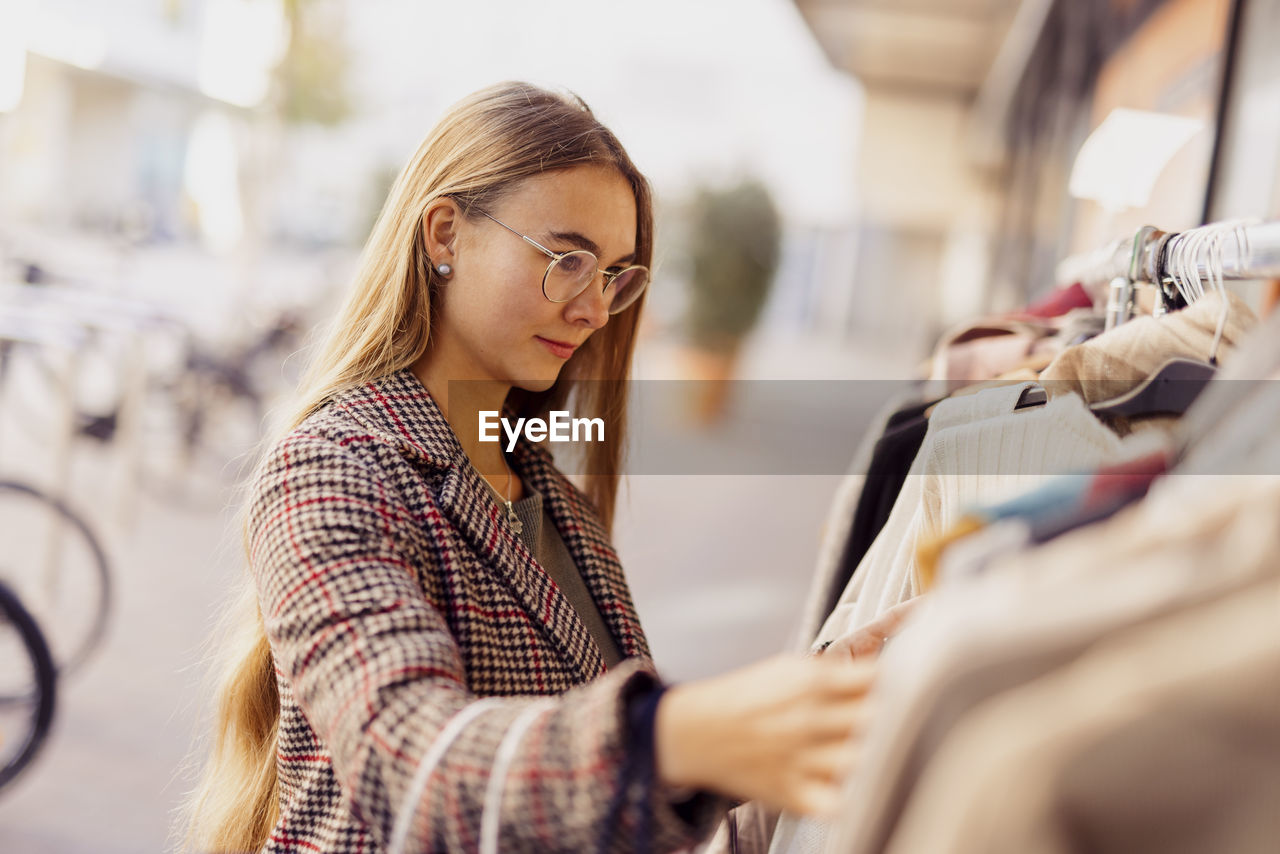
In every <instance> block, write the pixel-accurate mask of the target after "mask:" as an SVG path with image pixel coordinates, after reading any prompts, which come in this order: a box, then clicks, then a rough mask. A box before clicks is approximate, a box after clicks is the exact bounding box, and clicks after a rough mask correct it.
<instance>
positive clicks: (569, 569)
mask: <svg viewBox="0 0 1280 854" xmlns="http://www.w3.org/2000/svg"><path fill="white" fill-rule="evenodd" d="M526 492H527V494H526V495H525V497H524V498H521V499H520V500H519V501H513V502H511V509H512V510H514V511H515V514H516V518H518V519H519V520H520V522H521V524H522V525H523V528H522V529H521V531H520V534H519V536H520V539H521V541H523V542H524V545H525V548H527V549H528V550H529V551H530V552H531V553H532V554H533V556H534V558H536V559H537V561H538V563H539V564H541V565H542V568H543V569H544V570H546V572H547V575H549V576H551V578H552V580H553V581H555V583H556V586H558V587H559V588H560V592H561V593H563V594H564V595H565V598H567V599H568V600H569V604H571V605H573V609H574V610H575V611H577V612H578V617H579V618H580V619H581V620H582V623H583V625H585V626H586V627H587V631H588V632H590V633H591V637H592V638H593V639H594V640H595V642H596V646H598V647H599V648H600V654H601V656H602V657H603V658H604V662H605V665H606V666H608V667H613V666H614V665H616V664H617V663H618V662H619V661H621V660H622V651H621V650H620V649H619V648H618V644H617V641H615V640H614V638H613V635H612V634H611V633H610V632H609V627H608V625H607V624H606V623H605V621H604V617H603V616H601V614H600V609H599V607H597V605H596V602H595V600H594V599H592V598H591V591H590V590H588V589H587V585H586V582H584V581H583V580H582V574H581V573H580V572H579V571H578V566H577V564H575V563H574V562H573V555H572V554H570V553H569V549H568V547H567V546H565V544H564V540H563V539H561V537H560V532H559V531H557V530H556V526H555V523H554V522H553V521H552V520H551V515H550V514H549V513H547V511H546V508H545V507H544V506H543V502H542V494H541V493H539V492H534V491H533V490H531V489H528V488H527V487H526ZM502 507H503V510H504V511H505V509H506V501H505V499H504V500H503V502H502Z"/></svg>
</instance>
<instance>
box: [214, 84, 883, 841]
mask: <svg viewBox="0 0 1280 854" xmlns="http://www.w3.org/2000/svg"><path fill="white" fill-rule="evenodd" d="M652 256H653V212H652V205H651V201H650V195H649V188H648V184H647V183H646V181H645V179H644V178H643V176H642V175H641V174H640V173H639V172H638V171H637V169H636V167H635V166H634V165H633V164H632V162H631V160H630V159H629V158H628V157H627V155H626V153H625V152H624V151H623V149H622V147H621V145H620V144H619V143H618V141H617V140H616V139H615V138H614V136H613V135H612V134H611V133H610V132H609V131H608V130H607V129H606V128H604V127H603V126H602V125H601V124H600V123H599V122H598V121H597V120H596V119H595V118H594V116H593V115H592V114H591V112H590V110H589V109H588V108H587V107H586V105H584V104H583V103H582V102H581V101H579V100H576V99H574V98H571V97H565V96H561V95H558V94H553V93H549V92H546V91H543V90H540V89H537V88H535V87H532V86H528V85H524V84H506V85H502V86H498V87H495V88H492V89H488V90H485V91H482V92H479V93H477V94H476V95H473V96H472V97H470V98H469V99H467V100H465V101H463V102H462V103H460V104H459V105H457V106H456V107H454V108H453V109H452V110H451V111H450V112H449V113H448V114H447V115H446V116H445V117H444V119H443V120H442V121H441V122H440V124H439V125H438V126H437V127H436V128H435V129H434V130H433V131H432V132H431V133H430V134H429V135H428V136H427V138H426V139H425V140H424V141H423V143H422V145H421V146H420V147H419V149H418V151H417V153H416V154H415V155H414V156H413V159H412V160H411V161H410V163H409V165H408V166H407V167H406V168H405V170H404V172H403V173H402V174H401V176H400V178H399V180H398V181H397V182H396V185H395V187H394V188H393V189H392V191H391V194H390V197H389V198H388V200H387V203H386V206H385V209H384V211H383V214H382V216H381V218H380V220H379V222H378V224H377V225H376V226H375V228H374V231H373V234H372V236H371V237H370V240H369V243H368V245H367V247H366V249H365V252H364V255H363V259H362V263H361V266H360V269H359V272H358V273H357V276H356V282H355V287H354V289H353V290H352V292H351V294H350V296H349V298H348V300H347V302H346V304H345V306H344V308H343V309H342V311H341V313H340V315H339V317H338V318H337V321H336V323H335V325H334V326H333V328H332V331H331V332H330V334H329V337H328V340H327V342H326V343H325V344H324V346H323V347H322V349H321V350H320V351H319V353H318V357H317V358H316V360H315V361H314V363H313V364H312V366H311V368H310V373H309V376H308V378H307V380H306V381H305V382H304V390H303V394H302V400H301V403H300V405H299V406H298V409H297V414H296V417H295V418H293V419H292V421H291V422H290V424H289V432H288V433H287V435H284V436H283V438H281V439H279V440H278V441H276V442H275V443H274V444H273V446H272V448H271V450H270V451H269V453H267V455H266V456H265V459H264V461H263V462H262V463H261V465H260V467H259V469H258V472H257V474H256V476H255V478H254V480H253V485H252V494H251V497H250V500H249V502H248V517H247V526H246V532H247V547H248V553H249V563H250V568H251V576H252V583H251V584H250V585H249V586H248V595H247V596H246V599H245V609H244V610H245V625H246V627H247V633H246V634H245V643H244V645H243V648H242V649H232V648H228V649H227V651H226V655H227V659H228V661H227V669H226V679H225V682H224V685H223V689H222V694H221V698H220V707H219V710H218V719H217V721H216V724H217V728H216V733H215V738H214V746H213V753H212V757H211V760H210V762H209V763H208V765H207V767H206V769H205V775H204V779H203V781H202V784H201V787H200V789H199V791H198V792H197V793H196V796H195V797H194V799H193V806H192V813H193V818H192V821H191V825H190V836H189V842H190V844H191V845H192V846H193V847H195V848H197V849H199V850H202V851H219V852H222V851H259V850H262V851H271V852H284V851H303V850H306V851H324V852H357V851H363V852H375V851H470V850H477V849H479V850H489V851H495V850H502V851H525V850H527V851H552V850H555V851H595V850H614V851H622V850H660V851H665V850H671V849H674V848H679V847H682V846H686V845H689V844H691V843H694V842H695V841H697V840H699V839H701V838H704V837H705V836H706V835H707V834H709V833H710V831H711V830H712V829H713V827H714V824H715V822H716V821H717V820H718V819H719V818H720V816H721V815H722V814H723V812H724V810H725V809H726V808H727V806H729V799H730V798H736V799H754V798H759V799H762V800H763V801H765V802H766V803H768V804H771V805H774V806H777V807H782V808H787V809H791V810H795V811H798V812H815V811H822V810H825V809H829V808H830V807H831V805H832V804H833V802H834V798H835V796H836V786H837V783H838V780H839V778H840V776H841V774H842V773H843V772H844V771H845V770H846V769H847V768H848V767H849V765H850V764H851V759H852V751H853V749H854V747H853V744H854V742H853V740H852V739H851V738H850V735H851V733H852V732H853V730H854V729H855V726H856V722H857V721H858V718H859V712H860V708H861V702H862V698H863V695H864V693H865V690H866V687H867V683H868V679H869V671H868V670H867V669H866V668H863V667H859V666H855V665H854V664H851V663H849V661H848V659H847V657H846V658H844V660H843V661H833V660H830V659H831V658H832V657H831V656H823V657H821V658H813V659H798V658H796V659H793V658H784V657H779V658H774V659H770V660H768V661H765V662H762V663H760V664H757V665H753V666H751V667H748V668H744V669H741V670H739V671H736V672H734V673H731V674H729V675H727V676H723V677H719V678H717V679H712V680H706V681H702V682H695V683H689V684H684V685H679V686H674V687H671V688H667V687H666V686H664V685H663V683H662V682H661V681H660V680H659V679H658V678H657V676H656V675H655V673H654V670H653V664H652V662H651V660H650V656H649V650H648V646H647V644H646V641H645V637H644V633H643V631H642V630H641V628H640V623H639V620H638V618H637V616H636V613H635V608H634V606H633V604H632V600H631V596H630V593H629V591H628V589H627V584H626V580H625V578H624V577H623V574H622V570H621V567H620V566H619V564H618V558H617V555H616V553H615V552H614V550H613V548H612V547H611V545H610V541H609V533H608V532H609V530H610V526H611V523H612V520H613V512H614V501H615V492H616V487H617V479H618V475H619V468H620V459H621V449H622V443H623V441H624V440H625V436H626V424H627V417H626V388H625V381H626V379H627V377H628V372H629V366H630V360H631V354H632V349H633V346H634V343H635V334H636V327H637V324H638V322H639V316H640V311H641V308H642V306H643V303H644V294H645V286H646V284H647V282H648V278H649V273H648V269H647V268H648V266H649V264H650V260H651V258H652ZM597 380H601V381H597ZM602 380H608V381H607V382H605V381H602ZM566 405H571V406H572V408H573V414H574V416H575V417H583V416H585V417H599V418H601V419H603V421H604V423H605V425H606V429H605V432H604V436H605V438H604V441H600V442H594V443H592V444H591V445H590V451H589V452H588V460H587V464H588V465H587V467H588V471H589V472H590V473H591V474H590V476H588V477H587V478H585V480H586V482H587V487H586V491H585V492H584V491H581V490H580V489H579V488H577V487H576V486H574V485H573V484H571V483H570V482H569V480H568V479H567V478H566V477H565V476H564V475H563V474H562V473H561V472H560V471H558V470H557V468H556V466H555V465H554V464H553V462H552V460H551V457H550V456H549V454H548V453H547V452H546V450H545V449H544V448H543V447H542V446H541V445H539V444H536V443H531V442H529V441H527V440H524V439H521V440H519V441H518V442H517V443H516V445H515V447H514V449H513V451H512V452H511V454H509V455H504V449H505V447H506V442H505V441H504V442H502V443H493V442H482V441H480V434H479V429H478V423H479V417H480V413H482V412H485V411H502V412H505V414H506V415H507V416H508V417H510V418H515V417H529V416H534V415H546V413H547V412H548V411H549V410H551V409H556V408H564V407H565V406H566Z"/></svg>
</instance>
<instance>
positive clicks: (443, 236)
mask: <svg viewBox="0 0 1280 854" xmlns="http://www.w3.org/2000/svg"><path fill="white" fill-rule="evenodd" d="M461 220H462V212H461V211H460V210H458V205H457V203H456V202H454V200H453V199H448V198H441V199H436V200H435V201H433V202H432V203H431V204H429V205H427V209H426V210H425V211H423V213H422V239H423V244H424V245H425V247H426V250H427V255H428V256H429V257H430V258H431V263H432V265H433V266H434V267H436V269H439V268H440V265H441V264H448V265H450V266H452V265H453V263H454V260H455V259H454V255H453V245H454V242H455V241H456V240H457V239H458V232H457V229H458V224H459V223H460V222H461Z"/></svg>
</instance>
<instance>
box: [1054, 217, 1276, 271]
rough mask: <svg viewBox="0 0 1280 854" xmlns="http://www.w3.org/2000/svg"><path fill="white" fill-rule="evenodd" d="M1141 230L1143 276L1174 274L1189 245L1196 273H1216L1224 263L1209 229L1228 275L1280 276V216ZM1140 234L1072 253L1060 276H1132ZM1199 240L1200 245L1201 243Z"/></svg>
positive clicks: (1140, 259) (1139, 267)
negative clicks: (1212, 249)
mask: <svg viewBox="0 0 1280 854" xmlns="http://www.w3.org/2000/svg"><path fill="white" fill-rule="evenodd" d="M1143 231H1144V232H1146V233H1145V234H1144V233H1143V232H1140V233H1139V238H1137V239H1139V240H1141V244H1140V245H1139V246H1138V247H1137V248H1138V253H1139V255H1138V265H1137V269H1138V271H1139V273H1140V279H1141V280H1142V281H1147V282H1158V281H1160V280H1161V279H1167V278H1169V276H1170V275H1171V274H1172V271H1173V266H1174V262H1175V260H1176V259H1177V258H1178V256H1179V255H1181V254H1185V253H1186V252H1187V251H1189V250H1197V249H1198V250H1199V251H1197V253H1196V254H1197V255H1198V257H1196V258H1195V262H1194V263H1195V269H1196V272H1197V273H1198V274H1199V275H1200V276H1201V277H1202V278H1207V277H1208V276H1209V274H1210V272H1211V271H1212V272H1214V273H1215V274H1216V273H1217V272H1218V271H1219V264H1217V263H1211V260H1210V258H1209V253H1208V252H1207V251H1205V250H1207V249H1208V247H1209V243H1208V241H1207V240H1205V237H1206V235H1207V234H1209V233H1218V234H1220V244H1219V247H1218V251H1217V252H1216V253H1215V254H1217V255H1218V260H1219V262H1220V272H1221V274H1222V277H1223V278H1224V279H1230V280H1237V281H1238V280H1249V279H1271V278H1280V221H1275V222H1261V223H1252V224H1248V225H1233V224H1231V223H1211V224H1209V225H1204V226H1201V227H1199V228H1193V229H1191V230H1189V231H1182V232H1176V233H1167V232H1162V231H1154V230H1149V229H1144V230H1143ZM1134 242H1135V238H1123V239H1120V240H1115V241H1113V242H1111V243H1109V244H1107V245H1106V246H1104V247H1102V248H1100V249H1096V250H1094V251H1092V252H1086V253H1083V254H1080V255H1072V256H1071V257H1069V258H1066V259H1065V260H1063V261H1062V262H1061V263H1059V264H1058V266H1057V269H1056V271H1055V279H1056V280H1057V282H1058V284H1060V285H1070V284H1072V283H1075V282H1079V283H1081V284H1084V285H1086V286H1087V285H1090V284H1099V283H1103V282H1108V281H1110V280H1111V279H1114V278H1118V277H1125V276H1128V275H1130V272H1131V269H1132V267H1131V265H1132V263H1133V260H1134V257H1133V253H1134V248H1135V247H1134ZM1197 242H1199V243H1200V246H1199V247H1196V246H1195V244H1196V243H1197Z"/></svg>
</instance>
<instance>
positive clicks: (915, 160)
mask: <svg viewBox="0 0 1280 854" xmlns="http://www.w3.org/2000/svg"><path fill="white" fill-rule="evenodd" d="M795 4H796V7H797V9H798V10H799V11H800V13H801V14H802V15H803V16H804V18H805V20H806V22H807V23H808V25H809V27H810V28H811V30H812V32H813V34H814V37H815V38H816V39H817V40H818V42H819V43H820V44H821V45H822V47H823V49H824V51H825V53H826V55H827V57H828V59H829V61H830V62H831V63H832V65H833V66H834V67H837V68H841V69H844V70H846V71H848V72H849V73H850V74H851V75H853V76H854V77H855V78H857V79H858V80H859V82H860V83H861V84H862V86H863V87H864V89H865V105H866V107H865V115H864V118H863V123H862V136H861V141H860V145H859V147H858V148H857V149H856V151H851V152H850V156H851V157H852V158H854V159H855V161H856V163H857V165H858V166H857V172H856V174H857V186H856V188H851V192H855V193H856V194H857V195H858V198H859V210H860V222H859V227H858V234H859V239H858V254H857V265H856V274H855V276H854V281H853V286H852V289H851V291H852V293H854V294H856V295H857V296H856V297H855V298H854V299H852V300H851V310H850V311H849V312H847V313H846V315H845V320H844V322H845V324H846V325H848V326H849V327H850V328H857V327H859V326H860V325H865V326H874V327H878V328H880V329H882V330H899V331H905V330H909V329H911V328H912V327H913V326H915V327H916V328H923V329H925V330H927V332H926V333H925V334H924V337H925V338H926V339H928V338H929V337H930V336H933V335H936V333H937V331H938V330H939V329H940V328H941V327H943V326H946V325H948V324H950V323H952V322H955V321H959V320H962V319H965V318H971V317H973V316H976V315H978V314H980V313H982V312H986V311H992V310H996V311H999V310H1008V309H1012V308H1015V307H1017V306H1019V305H1022V304H1025V303H1026V302H1027V301H1028V300H1029V299H1030V298H1033V297H1035V296H1037V295H1040V294H1043V293H1044V292H1046V291H1047V290H1049V289H1050V288H1052V286H1053V285H1054V269H1055V266H1056V265H1057V264H1058V262H1059V261H1061V260H1062V259H1063V258H1064V257H1067V256H1069V255H1070V254H1072V253H1078V252H1082V251H1087V250H1089V249H1092V248H1097V247H1098V246H1100V245H1102V244H1104V243H1105V242H1107V241H1109V240H1111V239H1114V238H1119V237H1123V236H1125V235H1132V234H1133V232H1134V230H1136V228H1137V227H1139V226H1141V225H1143V224H1147V223H1149V224H1153V225H1156V226H1158V227H1160V228H1163V229H1166V230H1177V229H1183V228H1188V227H1192V226H1195V225H1198V224H1201V223H1202V222H1207V221H1212V220H1220V219H1224V218H1228V217H1236V216H1255V217H1262V216H1269V215H1274V214H1275V213H1276V212H1277V209H1278V207H1280V206H1278V204H1277V202H1278V201H1280V196H1277V193H1276V187H1277V182H1276V168H1277V160H1278V158H1277V156H1276V155H1275V154H1274V152H1275V151H1276V150H1277V145H1280V131H1278V130H1277V128H1276V122H1277V120H1276V119H1275V118H1274V117H1275V116H1276V115H1277V114H1278V113H1277V109H1276V107H1277V103H1276V98H1277V94H1276V87H1275V86H1274V79H1275V73H1274V72H1275V70H1276V60H1275V58H1274V51H1272V50H1270V49H1268V48H1266V47H1264V46H1263V43H1264V42H1265V41H1267V40H1268V39H1270V38H1271V37H1273V36H1274V35H1275V34H1276V33H1277V32H1280V29H1278V28H1277V24H1278V20H1280V19H1278V17H1277V16H1278V15H1280V11H1278V9H1280V4H1277V3H1276V2H1274V0H1071V1H1070V2H1068V1H1067V0H1020V2H1019V0H910V2H903V3H893V4H887V3H881V2H876V0H795ZM1086 142H1089V143H1090V147H1089V149H1088V150H1087V151H1086V148H1085V145H1086ZM855 307H856V308H855ZM905 334H909V333H905Z"/></svg>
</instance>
